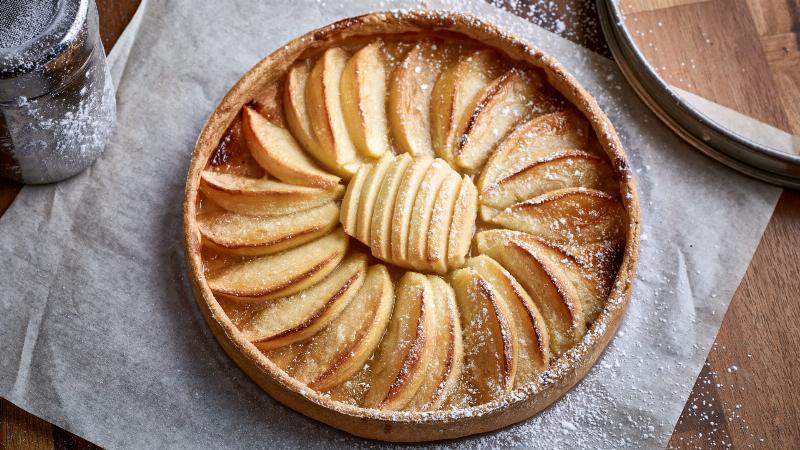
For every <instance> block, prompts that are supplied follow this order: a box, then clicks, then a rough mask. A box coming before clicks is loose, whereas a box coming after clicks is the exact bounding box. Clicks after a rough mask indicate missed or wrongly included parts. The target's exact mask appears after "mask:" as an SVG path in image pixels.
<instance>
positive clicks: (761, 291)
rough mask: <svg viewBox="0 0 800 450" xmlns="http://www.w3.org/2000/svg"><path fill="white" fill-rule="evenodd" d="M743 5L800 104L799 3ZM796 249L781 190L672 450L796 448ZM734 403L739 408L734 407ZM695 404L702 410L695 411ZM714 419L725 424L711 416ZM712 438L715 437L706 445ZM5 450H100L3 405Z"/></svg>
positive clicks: (573, 14) (799, 261)
mask: <svg viewBox="0 0 800 450" xmlns="http://www.w3.org/2000/svg"><path fill="white" fill-rule="evenodd" d="M632 1H633V0H631V2H632ZM708 1H712V0H708ZM138 3H139V0H117V1H112V0H98V1H97V4H98V10H99V12H100V25H101V36H102V37H103V43H104V44H105V46H106V49H109V48H110V47H111V45H112V44H113V42H115V41H116V39H117V37H118V36H119V33H120V32H121V31H122V30H123V29H124V26H125V25H126V24H127V22H128V21H129V20H130V17H131V16H132V14H133V12H134V11H135V9H136V6H137V5H138ZM691 3H698V0H638V1H637V2H635V3H630V4H631V5H633V6H631V9H630V12H647V11H653V10H656V9H663V8H665V7H675V6H682V5H686V4H691ZM703 3H707V2H703ZM747 3H748V7H749V8H750V9H751V11H752V12H751V14H752V23H753V27H754V28H755V30H756V32H757V33H758V35H759V36H761V38H760V42H761V45H762V48H763V49H764V55H765V57H766V60H767V62H768V64H769V66H770V70H771V71H772V76H773V79H774V81H775V84H776V86H777V89H779V90H781V92H794V94H793V97H791V96H788V95H787V94H783V98H789V99H791V98H794V99H798V98H800V92H798V89H799V88H798V86H800V61H798V57H797V54H796V53H794V50H796V49H797V42H798V41H797V34H798V32H800V26H798V25H797V24H798V21H797V17H798V10H800V8H798V7H797V1H796V0H749V1H748V2H747ZM512 4H513V5H515V7H514V8H510V9H511V10H512V11H513V12H515V13H516V14H518V15H520V16H522V17H525V18H527V19H528V20H531V21H532V22H534V23H537V24H538V25H541V26H543V27H545V28H547V29H549V30H550V31H553V32H556V33H558V34H560V35H562V36H563V37H566V38H567V39H570V40H572V41H574V42H577V43H579V44H581V45H584V46H586V47H588V48H590V49H593V50H595V51H597V52H599V53H601V54H605V55H608V53H607V52H608V50H607V47H606V45H605V41H604V40H603V39H602V34H601V33H600V29H599V25H598V22H597V18H596V14H597V13H596V10H595V9H594V1H592V0H552V1H547V2H541V1H533V2H520V1H516V2H512V1H510V0H508V1H507V3H506V6H507V7H510V5H512ZM656 25H657V24H656ZM787 27H788V29H787ZM765 31H766V32H769V33H765ZM784 49H788V50H784ZM793 89H794V91H793ZM783 105H784V110H785V115H786V116H787V117H788V122H789V123H790V125H791V126H792V129H796V128H794V127H796V126H797V122H795V121H794V119H793V118H795V117H800V111H798V110H797V109H794V110H793V109H792V108H793V107H794V108H798V109H800V102H794V103H792V102H790V101H787V102H783ZM18 190H19V188H18V186H16V185H14V184H13V183H10V182H3V181H1V180H0V214H1V213H2V212H3V211H5V210H6V208H7V207H8V205H9V204H10V202H11V200H13V198H14V197H15V196H16V193H17V191H18ZM799 252H800V192H796V191H785V192H784V194H783V195H782V196H781V198H780V201H779V202H778V206H777V209H776V210H775V214H774V215H773V217H772V219H771V221H770V223H769V225H768V227H767V229H766V231H765V233H764V237H763V238H762V241H761V243H760V245H759V247H758V250H757V251H756V253H755V255H754V257H753V261H752V262H751V264H750V267H749V268H748V270H747V273H746V275H745V277H744V279H743V281H742V283H741V285H740V286H739V289H738V290H737V292H736V294H735V295H734V297H733V300H732V302H731V306H730V308H729V309H728V312H727V314H726V315H725V319H724V321H723V323H722V328H721V329H720V332H719V335H718V336H717V340H716V342H715V345H714V349H713V350H712V351H711V352H710V353H709V356H708V360H707V361H706V365H705V366H704V368H703V371H702V372H701V374H700V376H699V377H698V380H697V383H696V384H695V387H694V389H693V390H692V394H691V396H690V398H689V400H688V401H687V403H686V408H685V409H684V412H683V414H682V415H681V418H680V421H679V422H678V425H677V426H676V427H675V432H674V434H673V438H672V440H671V442H670V446H671V447H675V448H709V447H715V446H719V447H722V446H724V445H725V444H723V443H722V442H723V441H724V442H725V443H726V444H727V443H731V444H733V445H734V446H735V447H737V448H746V447H750V446H756V447H765V448H792V447H797V443H798V442H800V425H798V424H800V410H799V407H798V405H800V398H798V393H799V392H800V386H798V379H800V378H798V375H797V374H798V373H800V367H798V361H800V354H798V352H799V351H800V350H798V349H800V343H798V341H797V339H798V337H797V331H796V330H797V328H796V324H797V323H798V322H799V321H800V301H798V300H800V266H799V265H800V253H799ZM748 355H750V356H748ZM732 366H736V371H733V372H728V371H727V369H729V368H731V367H732ZM718 384H719V385H720V386H717V385H718ZM731 386H733V387H731ZM703 401H706V404H711V405H713V406H708V408H707V409H706V410H705V411H699V410H700V407H701V406H703V407H705V406H706V405H703V403H702V402H703ZM737 405H741V406H740V407H738V408H737ZM693 406H698V408H697V409H693ZM698 411H699V412H698ZM704 414H705V417H704ZM712 417H713V418H717V417H718V418H719V419H720V421H719V422H717V421H715V420H712V419H710V418H712ZM712 422H713V423H712ZM715 430H716V431H715ZM701 433H702V435H701ZM708 435H712V436H713V437H712V438H711V439H703V437H705V436H708ZM762 439H763V441H762ZM712 442H713V443H714V444H713V445H712V444H711V443H712ZM0 448H8V449H16V448H42V449H51V448H67V449H73V448H81V449H84V448H85V449H90V448H96V447H95V446H93V445H92V444H90V443H88V442H87V441H85V440H83V439H81V438H79V437H76V436H74V435H71V434H69V433H67V432H66V431H64V430H61V429H60V428H58V427H54V426H51V425H50V424H48V423H47V422H45V421H43V420H41V419H38V418H36V417H35V416H32V415H30V414H28V413H26V412H24V411H22V410H21V409H19V408H17V407H16V406H14V405H12V404H11V403H9V402H7V401H5V400H1V399H0Z"/></svg>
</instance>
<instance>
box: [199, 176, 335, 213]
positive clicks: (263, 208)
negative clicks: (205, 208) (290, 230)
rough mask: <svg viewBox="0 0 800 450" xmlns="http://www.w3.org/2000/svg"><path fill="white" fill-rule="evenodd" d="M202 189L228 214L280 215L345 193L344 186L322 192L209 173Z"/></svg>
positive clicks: (205, 177) (318, 204) (262, 180)
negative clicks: (230, 212)
mask: <svg viewBox="0 0 800 450" xmlns="http://www.w3.org/2000/svg"><path fill="white" fill-rule="evenodd" d="M200 190H202V191H203V193H204V194H205V195H206V196H207V197H208V198H210V199H211V200H213V201H214V203H216V204H218V205H219V206H221V207H223V208H225V209H227V210H228V211H233V212H235V213H239V214H248V215H254V216H280V215H284V214H291V213H294V212H297V211H303V210H306V209H309V208H313V207H315V206H320V205H322V204H324V203H327V202H329V201H331V200H336V199H337V198H339V197H340V196H341V195H342V192H344V186H337V187H336V188H334V189H332V190H330V189H319V188H311V187H307V186H296V185H293V184H286V183H281V182H279V181H274V180H268V179H265V178H246V177H243V176H240V175H235V174H232V173H220V172H211V171H208V170H207V171H204V172H203V175H202V183H201V184H200Z"/></svg>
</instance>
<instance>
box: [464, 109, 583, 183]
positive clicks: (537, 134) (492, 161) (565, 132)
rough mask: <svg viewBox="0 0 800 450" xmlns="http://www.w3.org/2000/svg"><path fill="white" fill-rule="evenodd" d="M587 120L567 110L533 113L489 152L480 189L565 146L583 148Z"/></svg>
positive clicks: (575, 148)
mask: <svg viewBox="0 0 800 450" xmlns="http://www.w3.org/2000/svg"><path fill="white" fill-rule="evenodd" d="M588 141H589V123H588V122H587V121H586V119H584V118H583V117H582V116H580V115H578V114H577V113H575V112H573V111H570V110H566V111H558V112H554V113H550V114H545V115H542V116H538V117H534V118H533V119H531V120H529V121H527V122H526V123H524V124H522V125H520V126H519V127H517V129H516V130H514V132H513V133H511V134H509V135H508V137H506V138H505V139H503V140H502V141H501V142H500V143H499V144H498V146H497V149H496V150H495V151H494V153H492V156H491V157H490V158H489V160H488V162H487V163H486V165H485V166H484V168H483V172H482V173H481V177H480V179H479V180H478V188H479V189H480V191H481V192H484V191H485V190H487V189H489V188H490V187H491V186H492V185H494V184H495V183H497V182H498V180H500V179H502V178H505V177H507V176H509V175H511V174H514V173H517V172H519V171H521V170H523V169H524V168H525V167H527V166H529V165H531V164H533V163H535V162H537V161H540V160H542V159H545V158H548V157H550V155H552V154H553V153H555V152H559V151H564V150H573V149H574V150H586V149H587V146H588Z"/></svg>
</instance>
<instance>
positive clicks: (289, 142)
mask: <svg viewBox="0 0 800 450" xmlns="http://www.w3.org/2000/svg"><path fill="white" fill-rule="evenodd" d="M242 117H243V125H242V131H243V133H244V138H245V141H246V142H247V147H248V148H249V149H250V154H251V155H253V159H255V160H256V162H258V164H259V165H260V166H261V167H263V168H264V170H266V171H267V173H269V174H270V175H272V176H273V177H275V178H277V179H279V180H281V181H284V182H286V183H290V184H298V185H301V186H310V187H318V188H322V189H336V188H337V187H338V186H339V180H340V178H339V177H337V176H336V175H333V174H330V173H328V172H325V171H323V170H321V169H320V168H319V167H317V165H316V164H315V163H314V161H312V160H311V158H309V157H308V156H307V155H306V153H305V152H304V151H303V149H302V148H300V145H299V144H298V143H297V141H295V139H294V137H293V136H292V134H291V133H290V132H289V131H288V130H285V129H283V128H281V127H279V126H277V125H273V124H272V123H270V122H269V121H268V120H267V119H266V118H265V117H264V116H262V115H261V114H260V113H258V112H257V111H256V110H254V109H253V108H250V107H249V106H245V107H244V109H243V111H242Z"/></svg>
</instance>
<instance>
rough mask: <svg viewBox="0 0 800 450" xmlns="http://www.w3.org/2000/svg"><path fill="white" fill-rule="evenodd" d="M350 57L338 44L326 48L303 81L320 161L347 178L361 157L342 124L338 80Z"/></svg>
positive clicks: (356, 166)
mask: <svg viewBox="0 0 800 450" xmlns="http://www.w3.org/2000/svg"><path fill="white" fill-rule="evenodd" d="M348 59H349V56H348V54H347V52H345V51H344V50H342V49H341V48H338V47H332V48H329V49H328V50H326V51H325V53H323V54H322V56H321V57H320V58H319V60H318V61H317V62H316V63H315V64H314V68H313V69H311V74H310V75H309V76H308V81H307V82H306V110H307V111H308V116H309V118H310V119H311V129H312V130H313V131H314V135H315V136H316V137H317V142H319V145H320V147H321V148H322V154H321V155H320V156H321V159H322V162H323V163H324V164H325V165H326V166H328V168H329V169H331V170H333V171H334V172H336V173H337V174H339V175H341V176H343V177H345V178H348V179H349V178H350V177H351V176H353V174H355V173H356V170H358V166H359V165H360V164H361V158H360V157H359V155H358V153H357V152H356V148H355V145H354V144H353V141H352V139H350V134H349V133H348V132H347V126H346V125H345V119H344V113H343V112H342V102H341V89H340V83H341V80H342V73H343V72H344V68H345V65H346V64H347V60H348Z"/></svg>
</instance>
